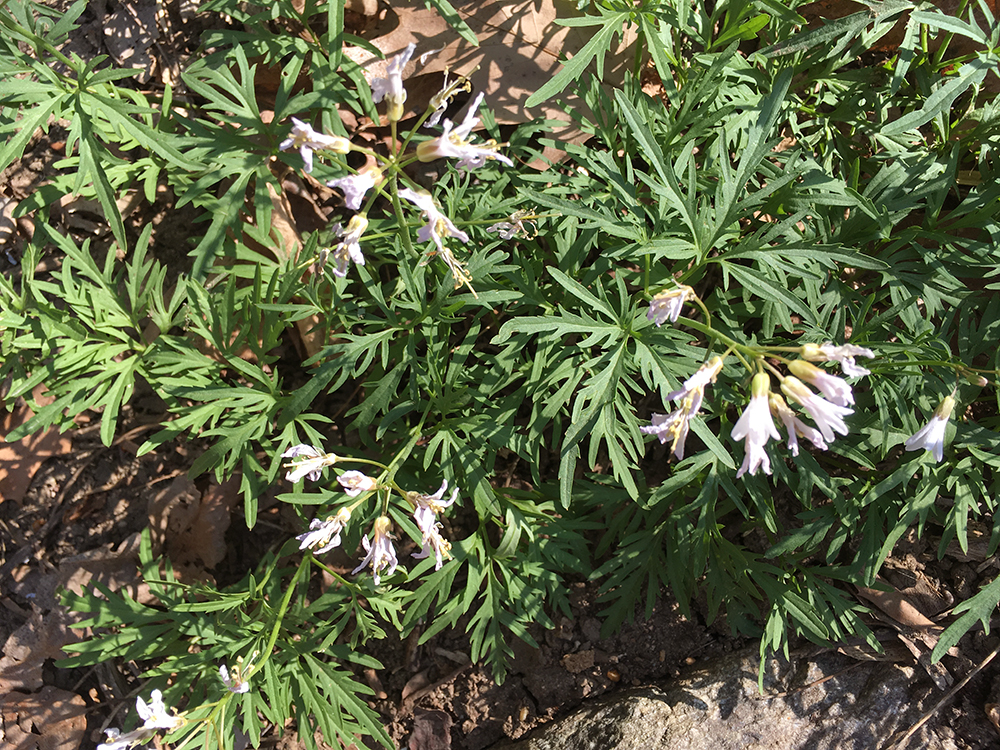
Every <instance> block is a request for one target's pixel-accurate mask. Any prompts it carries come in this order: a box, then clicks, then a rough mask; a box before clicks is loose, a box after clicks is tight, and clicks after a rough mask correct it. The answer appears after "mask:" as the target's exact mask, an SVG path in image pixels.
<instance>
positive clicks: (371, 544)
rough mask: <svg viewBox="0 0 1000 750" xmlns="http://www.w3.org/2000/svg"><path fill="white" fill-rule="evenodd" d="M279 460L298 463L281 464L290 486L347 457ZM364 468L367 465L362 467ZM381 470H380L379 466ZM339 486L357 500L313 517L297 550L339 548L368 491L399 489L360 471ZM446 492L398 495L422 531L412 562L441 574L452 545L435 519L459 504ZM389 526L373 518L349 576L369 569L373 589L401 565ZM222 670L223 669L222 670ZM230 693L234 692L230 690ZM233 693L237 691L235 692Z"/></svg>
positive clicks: (306, 452) (297, 450) (296, 451)
mask: <svg viewBox="0 0 1000 750" xmlns="http://www.w3.org/2000/svg"><path fill="white" fill-rule="evenodd" d="M282 456H283V457H292V458H298V459H299V460H298V461H293V462H290V463H288V464H285V467H286V468H287V469H288V470H289V471H288V472H287V473H286V474H285V478H286V479H288V480H289V481H292V482H294V481H298V480H299V479H301V478H302V477H303V476H308V478H309V479H310V480H311V481H316V480H317V479H319V478H320V474H321V472H322V469H323V468H324V467H326V466H333V465H335V464H337V463H341V462H345V461H350V460H351V459H349V458H342V457H338V456H336V455H334V454H333V453H325V452H323V451H322V450H320V449H319V448H317V447H315V446H312V445H297V446H295V447H293V448H290V449H289V450H287V451H285V452H284V453H283V454H282ZM363 463H365V462H363ZM367 463H371V462H370V461H368V462H367ZM383 468H384V467H383ZM337 483H338V484H339V485H340V487H341V489H343V491H344V494H345V495H347V496H348V497H349V498H358V499H357V500H356V501H355V502H354V503H353V504H352V505H349V506H344V507H342V508H340V510H338V511H337V513H336V514H334V515H333V516H330V517H329V518H326V519H325V520H324V519H320V518H314V519H312V521H310V522H309V530H308V531H306V532H304V533H302V534H299V535H298V536H297V537H295V538H296V540H297V541H298V542H299V549H300V550H306V549H308V550H311V551H312V553H313V554H314V555H322V554H324V553H326V552H329V551H330V550H332V549H334V548H336V547H339V546H340V543H341V533H342V532H343V530H344V528H345V527H346V526H347V524H348V523H349V522H350V520H351V515H352V513H353V512H354V510H355V509H356V508H357V507H358V506H359V505H360V504H361V503H363V502H364V501H365V500H366V499H367V497H368V494H369V493H371V492H380V491H386V492H388V491H389V490H391V489H396V490H398V487H396V485H395V484H394V483H393V482H391V480H390V481H389V482H388V484H385V483H383V481H382V480H378V479H375V478H374V477H370V476H368V475H366V474H364V473H363V472H360V471H356V470H353V469H352V470H349V471H345V472H342V473H341V474H340V475H339V476H338V477H337ZM447 489H448V482H447V481H444V482H442V483H441V486H440V487H439V488H438V490H437V492H435V493H434V494H431V495H424V494H421V493H419V492H402V491H400V494H401V495H402V496H403V498H404V499H405V500H406V502H407V503H408V504H409V506H410V507H411V508H412V510H413V520H414V522H415V523H416V525H417V528H418V529H419V530H420V534H421V545H422V547H421V550H420V552H418V553H414V554H413V557H414V558H416V559H424V558H426V557H430V555H431V554H433V555H434V558H435V563H436V564H435V568H434V569H435V570H440V568H441V566H442V565H443V564H444V558H445V557H448V556H449V552H450V550H451V543H450V542H449V541H448V540H447V539H445V538H444V537H443V536H441V531H440V529H441V524H440V523H439V522H438V517H439V516H440V514H441V513H442V511H444V509H445V508H448V507H449V506H451V505H453V504H454V503H455V501H456V500H457V499H458V488H457V487H455V488H453V489H452V492H451V496H450V497H449V498H448V499H447V500H444V499H443V498H444V495H445V492H446V490H447ZM391 530H392V521H391V519H390V518H389V517H388V516H387V515H385V512H384V511H383V513H382V515H380V516H379V517H378V518H376V519H375V523H374V524H373V526H372V531H371V534H370V535H369V534H366V535H365V536H364V537H363V538H362V540H361V546H362V547H363V548H364V551H365V557H364V559H363V560H362V562H361V564H360V565H359V566H358V567H357V568H355V569H354V571H353V574H354V575H356V574H358V573H360V572H361V571H362V570H364V569H365V568H371V571H372V579H373V580H374V582H375V585H376V586H377V585H379V583H380V582H381V579H382V576H383V575H392V574H393V573H394V572H395V570H396V567H397V566H398V565H399V560H398V558H397V556H396V550H395V547H393V544H392V540H393V535H392V533H391ZM222 669H223V670H224V669H225V667H223V668H222ZM228 680H229V676H228V674H223V682H225V683H226V685H227V687H229V686H230V682H229V681H228ZM236 680H237V682H236V684H237V685H239V684H241V683H239V673H238V672H237V673H236ZM229 689H230V690H234V688H233V687H230V688H229ZM234 692H239V691H235V690H234Z"/></svg>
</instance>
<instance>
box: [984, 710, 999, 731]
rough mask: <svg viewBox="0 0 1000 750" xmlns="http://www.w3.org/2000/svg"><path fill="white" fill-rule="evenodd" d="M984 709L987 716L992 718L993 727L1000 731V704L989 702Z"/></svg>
mask: <svg viewBox="0 0 1000 750" xmlns="http://www.w3.org/2000/svg"><path fill="white" fill-rule="evenodd" d="M983 709H985V711H986V718H988V719H989V720H990V723H991V724H992V725H993V728H994V729H996V730H997V731H998V732H1000V704H996V703H987V704H986V705H985V706H983Z"/></svg>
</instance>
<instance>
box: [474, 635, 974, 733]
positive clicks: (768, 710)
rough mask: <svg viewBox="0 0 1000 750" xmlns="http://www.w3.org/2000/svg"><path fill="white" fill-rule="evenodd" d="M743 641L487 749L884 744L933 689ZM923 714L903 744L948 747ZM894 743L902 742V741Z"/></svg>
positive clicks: (871, 667) (859, 666)
mask: <svg viewBox="0 0 1000 750" xmlns="http://www.w3.org/2000/svg"><path fill="white" fill-rule="evenodd" d="M758 665H759V657H758V655H757V652H756V651H755V650H751V651H742V652H737V653H735V654H732V655H729V656H725V657H722V658H720V659H716V660H713V661H711V662H706V663H704V664H701V665H698V666H696V667H695V668H694V669H693V670H691V671H690V672H688V673H686V674H684V675H682V676H680V677H678V678H676V679H674V680H672V681H670V682H669V683H666V684H664V685H662V686H651V687H642V688H636V689H632V690H628V691H625V692H621V693H616V694H614V695H612V696H608V697H605V698H601V699H598V700H595V701H593V702H592V703H589V704H586V705H585V706H584V707H582V708H580V709H578V710H577V711H575V712H574V713H572V714H571V715H569V716H567V717H565V718H564V719H561V720H559V721H557V722H554V723H552V724H547V725H545V726H543V727H540V728H538V729H537V730H535V731H534V732H533V733H532V734H531V735H529V736H528V737H527V738H523V739H521V740H518V741H504V742H501V743H500V744H498V745H496V746H495V747H494V749H493V750H639V749H640V748H641V750H653V749H655V748H662V749H663V750H667V749H668V748H669V750H730V749H732V750H763V748H767V749H768V750H807V749H808V750H842V749H843V748H877V747H883V746H884V745H886V744H887V743H888V740H889V739H890V738H891V737H893V736H894V735H897V733H899V734H901V733H903V732H905V731H907V730H908V729H909V728H910V727H911V726H912V725H913V724H915V723H916V722H917V720H918V719H919V718H920V717H921V715H922V714H923V713H924V711H925V710H927V709H928V708H929V707H930V706H932V705H933V704H934V702H935V701H936V700H937V699H938V698H939V697H940V693H939V692H938V691H937V690H936V689H935V688H934V686H933V684H932V683H931V682H930V680H929V679H928V678H927V675H926V674H925V673H924V672H923V670H921V669H920V668H919V667H914V666H908V665H905V664H895V663H889V662H876V661H864V662H861V661H853V660H852V659H850V658H848V657H846V656H844V655H842V654H838V653H835V652H832V651H824V652H822V653H819V654H813V655H809V656H798V657H796V656H794V655H793V658H792V660H791V661H786V660H784V659H779V658H769V659H768V660H767V662H766V665H765V671H764V683H763V684H764V693H763V694H761V693H760V691H759V690H758V683H757V671H758ZM934 726H935V722H934V720H933V719H932V720H931V721H930V722H928V724H926V725H924V726H923V727H921V729H920V730H919V731H918V732H917V733H916V734H915V735H914V737H913V738H911V739H910V740H909V741H908V743H907V745H906V747H907V748H922V749H931V750H956V748H957V746H956V745H955V743H954V742H953V741H952V740H951V739H947V738H945V739H942V738H941V737H939V735H938V734H936V733H935V731H934ZM900 750H903V749H902V748H901V749H900Z"/></svg>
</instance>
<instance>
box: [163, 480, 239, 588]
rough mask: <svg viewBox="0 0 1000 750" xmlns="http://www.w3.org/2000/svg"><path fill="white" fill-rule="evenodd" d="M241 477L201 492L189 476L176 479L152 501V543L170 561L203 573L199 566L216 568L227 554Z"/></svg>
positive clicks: (197, 574)
mask: <svg viewBox="0 0 1000 750" xmlns="http://www.w3.org/2000/svg"><path fill="white" fill-rule="evenodd" d="M239 483H240V478H239V477H238V476H237V477H233V478H231V479H229V480H228V481H226V482H225V483H223V484H221V485H213V486H212V487H211V488H210V489H209V490H208V491H206V492H205V493H202V492H200V491H199V490H198V488H197V487H196V486H195V484H194V482H192V481H191V480H190V479H188V478H187V477H186V476H181V477H178V478H177V479H175V480H174V481H173V482H171V483H170V485H169V486H168V487H167V488H166V489H165V490H163V491H161V492H160V493H158V494H157V495H156V497H154V498H153V499H152V500H151V501H150V503H149V527H150V530H151V532H152V538H153V545H154V548H156V549H162V550H163V551H164V553H165V554H166V555H167V557H168V558H170V560H171V562H173V563H174V564H175V565H177V566H179V569H183V567H184V566H193V567H194V568H195V569H194V570H192V571H190V572H191V573H192V574H193V575H195V576H196V577H201V574H200V572H199V570H198V569H200V568H214V567H215V566H216V565H218V564H219V563H220V562H221V561H222V558H223V557H225V555H226V530H227V529H228V528H229V521H230V515H231V512H232V508H233V505H234V504H235V502H236V496H237V491H238V490H239Z"/></svg>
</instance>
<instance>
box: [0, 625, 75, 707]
mask: <svg viewBox="0 0 1000 750" xmlns="http://www.w3.org/2000/svg"><path fill="white" fill-rule="evenodd" d="M77 640H79V638H78V637H77V636H76V635H75V634H74V633H73V631H72V630H71V629H70V628H69V626H68V623H67V620H66V618H65V617H64V616H60V614H58V613H49V614H48V615H46V616H45V617H42V614H41V612H40V611H39V610H35V611H34V612H33V613H32V615H31V617H30V618H28V621H27V622H25V623H24V624H23V625H22V626H21V627H19V628H18V629H17V630H15V631H14V632H13V633H11V635H10V637H9V638H8V639H7V642H6V643H5V644H4V646H3V657H0V695H2V694H4V693H7V692H10V691H12V690H37V689H38V688H40V687H41V686H42V665H43V664H44V663H45V661H46V660H47V659H61V658H63V657H65V656H66V654H64V653H63V652H62V647H63V646H65V645H66V644H67V643H73V642H75V641H77Z"/></svg>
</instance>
